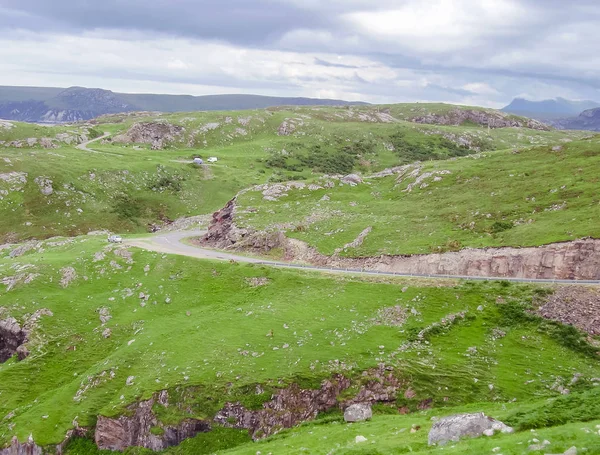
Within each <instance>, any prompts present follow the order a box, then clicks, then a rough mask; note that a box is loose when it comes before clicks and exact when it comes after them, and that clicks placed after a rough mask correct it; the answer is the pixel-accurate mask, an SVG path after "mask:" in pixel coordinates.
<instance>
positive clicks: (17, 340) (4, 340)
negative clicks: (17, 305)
mask: <svg viewBox="0 0 600 455" xmlns="http://www.w3.org/2000/svg"><path fill="white" fill-rule="evenodd" d="M27 335H28V334H27V332H26V330H25V329H24V328H23V327H21V326H20V325H19V323H18V322H17V320H16V319H15V318H8V319H3V320H1V321H0V363H4V362H6V361H7V360H8V359H10V358H11V357H12V356H13V355H15V354H17V353H18V354H19V360H23V358H24V357H23V356H25V357H26V355H25V351H24V350H23V349H21V351H20V352H18V350H19V348H20V347H21V346H23V344H25V342H26V341H27ZM21 357H23V358H21Z"/></svg>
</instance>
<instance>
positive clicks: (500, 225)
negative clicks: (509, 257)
mask: <svg viewBox="0 0 600 455" xmlns="http://www.w3.org/2000/svg"><path fill="white" fill-rule="evenodd" d="M513 227H514V224H513V223H512V221H496V222H495V223H494V224H492V227H491V228H490V230H491V231H492V233H493V234H497V233H498V232H503V231H508V230H509V229H512V228H513Z"/></svg>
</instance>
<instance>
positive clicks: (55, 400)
mask: <svg viewBox="0 0 600 455" xmlns="http://www.w3.org/2000/svg"><path fill="white" fill-rule="evenodd" d="M103 247H105V243H104V242H103V241H101V240H99V239H97V238H90V237H87V238H77V239H75V240H74V242H73V243H70V244H67V245H63V246H52V245H50V244H46V245H45V246H44V251H43V252H31V253H29V254H26V255H24V256H21V257H19V258H15V259H10V258H8V257H7V255H6V252H4V258H1V259H0V273H1V274H2V275H3V276H10V275H12V274H14V273H16V272H15V271H14V269H15V268H18V267H24V266H28V267H30V269H28V270H27V272H28V273H38V274H40V276H39V277H38V278H36V279H35V280H34V281H33V282H32V283H30V284H27V285H25V284H23V285H20V286H18V287H17V288H15V289H13V290H11V291H9V292H6V291H4V290H3V291H2V294H1V295H0V307H4V308H5V310H4V312H5V313H8V314H11V315H13V316H15V317H17V318H19V319H22V318H25V317H26V315H28V314H31V313H32V312H34V311H35V310H38V309H41V308H48V309H50V310H51V311H52V312H53V313H54V316H53V317H44V318H42V319H41V321H40V322H39V328H38V329H37V330H36V332H35V335H34V336H33V341H32V343H31V345H30V348H31V351H32V355H31V356H30V357H29V358H28V359H26V360H25V361H23V362H20V363H17V362H15V361H12V360H11V361H9V362H7V363H5V364H3V365H0V395H1V396H2V400H1V402H0V415H2V416H6V415H8V414H9V413H10V412H14V413H15V415H14V417H12V418H7V419H4V420H3V421H1V422H0V441H2V442H7V441H9V440H10V438H11V437H12V436H13V434H16V435H18V436H19V437H20V438H21V440H24V439H26V438H27V436H28V435H29V434H30V433H33V436H34V438H35V440H36V441H37V442H38V443H41V444H48V443H53V442H58V441H59V440H61V439H62V437H63V436H64V433H65V431H66V430H67V429H68V428H70V427H71V426H72V421H73V420H74V419H76V420H77V421H78V422H79V424H80V425H82V426H88V425H93V424H94V422H95V416H96V415H97V414H98V413H102V414H105V415H115V414H118V413H120V412H122V411H123V409H124V406H126V405H127V404H129V403H132V402H134V401H136V400H138V399H143V398H148V397H149V396H150V395H151V393H152V392H154V391H158V390H161V389H164V388H172V387H175V386H178V385H189V386H192V385H194V386H201V388H200V389H197V390H196V393H195V395H192V396H191V398H189V400H191V401H190V402H189V404H190V406H191V409H192V415H193V416H195V417H202V418H206V417H210V416H211V415H213V414H214V412H215V411H216V410H217V409H218V408H219V406H221V405H222V404H223V402H224V401H226V400H233V401H236V400H240V399H241V400H242V402H248V403H252V402H253V401H256V398H252V396H247V395H246V394H247V393H248V392H247V390H248V386H249V389H250V390H254V387H253V385H254V384H256V383H263V384H266V385H265V387H267V390H273V386H274V384H275V383H276V380H277V379H284V380H288V381H293V380H295V379H294V378H298V377H302V383H303V384H313V385H317V384H318V383H319V381H320V378H323V377H327V376H329V375H330V374H331V373H332V372H335V371H339V370H340V368H342V367H340V366H339V365H340V364H339V363H338V361H339V362H341V363H342V364H345V365H346V366H347V367H350V368H351V370H350V372H349V374H352V372H356V373H358V372H359V371H362V370H364V369H366V368H369V367H373V366H375V365H377V364H378V363H380V362H384V363H386V364H389V365H392V366H394V367H396V368H397V369H398V371H399V372H401V375H402V376H403V377H405V378H406V379H407V380H408V381H409V382H410V384H411V387H412V388H413V389H414V390H415V391H416V392H417V396H416V397H415V398H413V399H410V400H406V399H403V398H402V399H401V400H400V401H399V402H398V406H408V407H409V408H410V409H415V410H416V406H417V405H418V403H419V401H420V400H423V399H427V398H431V399H433V404H434V406H460V405H465V404H468V403H472V402H486V401H489V402H493V401H496V400H499V401H505V400H510V399H513V398H517V400H518V401H522V400H527V399H531V398H533V397H537V398H539V397H544V396H555V395H556V392H554V391H552V390H550V387H551V386H552V385H553V384H554V383H555V381H556V380H557V377H562V378H564V380H566V381H568V380H569V379H570V378H571V377H572V376H573V375H574V374H575V373H581V374H582V375H583V377H584V379H582V380H581V381H580V383H579V386H578V387H580V388H581V389H585V388H586V387H587V386H588V385H589V382H588V381H587V380H586V379H589V378H591V377H598V375H599V374H600V369H599V368H600V367H599V365H598V361H597V359H595V358H592V357H589V356H585V355H583V354H579V353H577V352H576V351H573V350H572V349H571V348H568V347H566V346H563V345H561V344H560V343H562V341H561V340H562V338H561V332H560V330H559V331H558V332H556V330H557V329H556V328H552V327H551V326H548V325H544V324H543V323H541V321H539V320H537V319H531V318H522V317H521V316H519V315H520V314H521V313H520V311H521V310H520V309H519V308H521V305H526V304H527V302H529V301H530V299H531V296H532V295H533V294H534V293H535V292H537V291H535V290H534V289H532V288H531V287H528V286H510V285H509V286H505V285H504V284H502V283H496V284H464V285H455V286H449V287H429V286H427V285H426V284H424V283H421V282H415V281H401V280H381V281H373V280H360V279H351V278H348V277H326V276H321V275H310V274H302V273H297V272H294V271H278V270H274V269H268V268H261V267H256V266H251V265H236V266H232V265H230V264H228V263H212V262H209V261H199V260H192V259H189V258H184V257H175V256H162V255H159V254H155V253H149V252H142V251H135V254H134V256H133V261H134V263H133V264H127V263H126V261H125V260H124V259H123V258H121V257H118V256H116V255H115V254H114V253H111V252H106V258H105V259H103V260H101V261H99V262H93V256H94V253H95V252H97V251H99V250H101V249H102V248H103ZM111 261H115V262H117V263H118V264H120V265H121V266H122V267H123V268H122V269H116V268H114V264H113V265H111V264H110V262H111ZM146 265H148V266H149V271H148V272H145V271H144V268H145V266H146ZM65 266H72V267H74V268H75V269H76V270H77V272H78V276H79V277H78V279H77V280H76V281H75V282H73V283H71V284H70V286H69V287H68V288H67V289H66V290H65V289H63V288H62V287H61V286H60V285H59V281H60V276H61V274H60V272H59V270H60V269H61V268H62V267H65ZM129 267H131V269H129ZM84 277H87V280H86V279H85V278H84ZM249 277H267V278H269V280H270V282H269V284H268V285H266V286H263V287H256V288H255V287H251V286H250V285H249V284H248V282H247V280H246V279H247V278H249ZM448 284H451V283H448ZM404 286H408V289H407V290H406V292H402V291H401V288H402V287H404ZM127 289H130V290H131V292H128V291H127ZM140 292H143V293H144V294H148V295H149V296H150V297H149V300H148V301H147V302H146V305H145V306H142V305H141V300H140V298H139V295H138V294H139V293H140ZM129 294H132V295H129ZM128 295H129V296H128ZM499 296H502V297H503V298H504V299H505V300H506V301H507V302H508V303H506V304H504V305H497V304H496V303H495V302H496V299H497V298H498V297H499ZM167 298H170V303H166V302H167V300H166V299H167ZM395 305H401V306H403V307H406V308H407V311H410V310H411V309H413V308H414V310H415V311H414V313H415V314H414V315H410V316H409V317H408V319H407V322H406V324H405V325H404V326H403V327H401V328H399V327H392V326H385V325H377V324H375V322H374V321H373V318H376V317H377V314H378V310H380V309H381V308H387V307H390V306H395ZM480 305H482V306H483V310H482V311H480V310H477V308H478V307H479V306H480ZM102 307H106V308H109V309H110V312H111V314H112V319H111V320H110V321H109V322H108V323H107V324H106V327H109V328H110V329H111V330H112V336H111V338H110V339H108V340H105V339H104V338H102V335H101V333H102V331H103V330H104V327H101V326H100V321H99V316H98V310H99V309H100V308H102ZM461 311H464V312H466V314H467V318H466V319H465V320H464V321H462V322H460V323H458V324H455V325H454V326H452V327H451V328H449V329H448V330H442V331H440V332H436V333H432V334H431V336H430V337H429V338H428V343H417V344H410V345H406V346H405V348H404V349H399V348H400V346H401V345H403V344H405V343H407V342H408V341H409V340H413V339H415V338H414V337H415V336H416V333H417V332H419V331H420V330H422V329H423V328H425V327H427V326H429V325H431V324H432V323H435V322H437V321H440V320H441V319H442V318H444V317H446V316H448V315H449V314H451V313H457V312H461ZM409 314H410V313H409ZM284 324H286V325H287V326H288V327H289V329H286V328H284V327H283V326H284ZM494 328H501V329H502V330H504V331H505V332H506V336H505V337H504V338H502V339H500V340H496V341H494V339H493V338H492V337H491V333H492V332H491V331H492V330H493V329H494ZM271 330H273V332H274V336H273V337H267V336H266V335H267V334H268V333H269V332H270V331H271ZM473 346H476V347H477V354H469V353H468V348H469V347H473ZM192 347H193V348H192ZM275 348H278V349H275ZM241 351H248V352H249V355H243V354H241ZM252 353H256V356H253V355H252ZM509 359H510V360H509ZM336 365H337V366H336ZM110 371H113V372H114V373H115V377H114V379H112V380H110V379H108V373H109V372H110ZM102 372H107V374H106V375H105V376H101V375H102ZM130 376H133V377H134V380H133V385H132V386H127V385H126V380H127V378H128V377H130ZM474 378H477V379H478V382H474ZM526 379H532V380H534V381H533V382H532V383H531V384H529V385H526V386H524V385H523V383H524V381H525V380H526ZM90 383H93V385H92V386H91V387H89V389H88V390H87V391H86V392H85V393H84V394H83V399H82V400H81V401H79V402H78V401H75V400H74V399H73V398H74V397H75V395H76V394H77V392H78V390H81V389H82V388H84V387H85V386H86V385H89V384H90ZM228 383H231V384H233V386H227V384H228ZM489 384H493V385H494V388H493V390H490V388H489V387H488V385H489ZM251 395H253V392H251ZM267 398H268V397H267ZM247 400H250V401H247ZM449 412H450V411H449ZM44 416H47V417H44ZM181 417H183V415H179V416H178V415H172V416H170V417H169V418H170V419H175V420H177V418H181ZM9 425H11V427H12V425H14V428H13V429H12V430H9V428H8V427H9Z"/></svg>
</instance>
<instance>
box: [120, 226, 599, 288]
mask: <svg viewBox="0 0 600 455" xmlns="http://www.w3.org/2000/svg"><path fill="white" fill-rule="evenodd" d="M205 233H206V231H203V230H191V231H173V232H165V233H161V234H157V235H154V236H152V237H146V238H140V239H126V240H125V241H124V244H126V245H129V246H135V247H138V248H143V249H145V250H148V251H155V252H158V253H167V254H177V255H180V256H190V257H194V258H199V259H216V260H221V261H236V262H248V263H253V264H260V265H268V266H271V267H280V268H291V269H304V270H314V271H319V272H329V273H349V274H353V275H377V276H397V277H413V278H433V279H458V280H476V281H488V280H496V281H513V282H518V283H551V284H586V285H600V281H599V280H550V279H535V278H505V277H485V276H464V275H425V274H413V273H396V272H379V271H377V270H362V269H336V268H331V267H319V266H313V265H304V264H296V263H292V262H281V261H272V260H269V259H258V258H252V257H248V256H241V255H239V254H234V253H226V252H224V251H219V250H213V249H210V248H202V247H198V246H192V245H189V244H186V243H183V240H184V239H186V238H190V237H199V236H202V235H204V234H205Z"/></svg>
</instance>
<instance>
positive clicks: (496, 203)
mask: <svg viewBox="0 0 600 455" xmlns="http://www.w3.org/2000/svg"><path fill="white" fill-rule="evenodd" d="M599 168H600V142H599V139H598V138H593V139H589V140H585V141H578V142H572V143H569V144H565V145H563V146H562V147H561V148H560V150H558V151H557V150H553V148H552V147H548V146H544V147H534V148H528V149H524V150H522V151H520V152H519V153H513V152H512V151H510V150H508V151H498V152H485V153H482V154H480V155H476V156H467V157H463V158H458V159H456V160H446V161H430V162H425V163H423V164H422V165H420V169H419V166H418V165H415V166H413V167H411V168H410V169H408V170H407V171H406V172H405V176H404V177H403V178H401V181H399V180H398V176H389V177H384V178H371V179H366V180H365V183H363V184H360V185H357V186H354V187H351V186H348V185H344V186H338V185H337V184H336V185H335V186H334V187H333V188H322V189H319V190H316V191H310V190H309V189H303V190H290V191H289V192H288V196H283V197H281V198H280V199H279V200H277V201H267V200H264V199H263V195H262V194H261V193H260V192H248V193H246V194H244V195H242V196H241V197H240V198H238V207H239V210H238V213H239V215H238V216H237V217H236V223H237V224H238V225H239V226H241V227H252V228H255V229H261V230H271V229H276V230H278V229H280V228H282V227H284V228H286V229H287V231H286V234H287V235H288V236H290V237H293V238H298V239H301V240H304V241H306V242H308V243H309V244H310V245H312V246H315V247H316V248H317V249H318V250H319V251H320V252H321V253H323V254H333V252H334V251H335V249H337V248H340V247H342V246H344V245H345V244H347V243H349V242H351V241H353V240H354V239H355V238H356V237H357V236H358V234H359V233H360V232H362V231H363V230H364V229H365V228H367V227H372V228H373V230H372V231H371V233H369V235H368V236H367V237H366V239H365V240H364V242H363V244H362V245H361V246H359V247H357V248H353V249H348V250H347V251H342V252H341V253H340V254H342V255H347V256H356V257H360V256H375V255H378V254H392V255H393V254H413V253H431V252H438V251H448V250H456V249H460V248H465V247H475V248H480V247H488V246H534V245H542V244H548V243H552V242H559V241H566V240H573V239H576V238H581V237H587V236H591V237H599V236H600V225H599V224H598V222H597V221H598V219H599V218H600V200H599V199H598V192H597V188H598V182H599V181H598V175H597V169H599ZM416 169H417V170H418V172H417V173H416V174H415V175H413V176H410V173H411V172H412V171H414V170H416ZM427 174H429V175H427ZM423 175H425V178H423V179H422V180H420V181H419V183H418V184H416V185H415V182H416V181H417V179H418V178H419V176H423ZM324 182H325V180H323V179H315V183H317V184H319V185H323V184H324ZM410 185H412V189H411V191H408V188H409V186H410ZM324 196H327V198H329V199H328V200H324V199H323V198H324ZM327 198H325V199H327ZM248 208H252V210H247V209H248ZM307 220H308V221H307Z"/></svg>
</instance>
